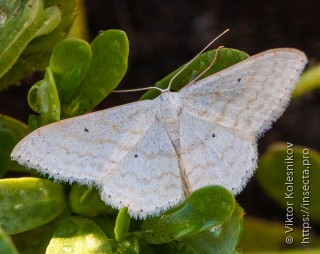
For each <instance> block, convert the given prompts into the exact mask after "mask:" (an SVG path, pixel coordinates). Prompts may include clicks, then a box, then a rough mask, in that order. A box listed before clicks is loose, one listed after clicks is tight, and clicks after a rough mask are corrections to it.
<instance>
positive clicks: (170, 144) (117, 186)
mask: <svg viewBox="0 0 320 254" xmlns="http://www.w3.org/2000/svg"><path fill="white" fill-rule="evenodd" d="M306 63H307V58H306V56H305V55H304V53H303V52H301V51H299V50H296V49H289V48H280V49H273V50H268V51H265V52H262V53H260V54H258V55H255V56H252V57H250V58H248V59H247V60H244V61H242V62H240V63H238V64H236V65H233V66H231V67H229V68H227V69H225V70H223V71H220V72H218V73H216V74H214V75H211V76H209V77H207V78H204V79H202V80H200V81H197V82H194V83H191V84H189V85H187V86H185V87H184V88H182V89H181V90H180V91H178V92H170V91H169V89H166V90H163V92H162V94H161V95H160V96H159V97H157V98H156V99H154V100H144V101H138V102H133V103H130V104H126V105H122V106H118V107H114V108H110V109H106V110H102V111H98V112H94V113H90V114H86V115H83V116H79V117H74V118H71V119H66V120H63V121H59V122H56V123H53V124H50V125H47V126H44V127H42V128H39V129H37V130H35V131H34V132H32V133H31V134H29V135H28V136H27V137H25V138H24V139H23V140H22V141H21V142H20V143H19V144H18V145H17V146H16V147H15V148H14V150H13V152H12V158H13V159H14V160H16V161H18V162H19V163H20V164H22V165H24V166H26V167H28V168H33V169H36V170H37V171H39V172H41V173H43V174H48V175H49V176H50V177H51V178H53V179H55V180H59V181H60V180H61V181H65V182H69V183H72V182H78V183H81V184H86V185H89V186H91V185H94V186H96V187H97V188H98V189H99V190H100V193H101V198H102V200H103V201H104V202H106V203H107V204H109V205H111V206H112V207H115V208H117V209H119V208H121V207H123V206H127V207H128V208H129V213H130V215H131V216H132V217H134V218H142V219H143V218H146V217H147V216H149V215H157V214H159V213H160V212H161V211H165V210H167V209H168V208H170V207H172V206H174V205H177V204H179V203H180V202H181V201H183V200H184V199H185V197H186V196H187V195H189V194H190V193H191V192H192V191H194V190H196V189H199V188H201V187H203V186H207V185H214V184H218V185H223V186H224V187H226V188H228V189H229V190H231V191H232V192H233V193H234V194H238V193H239V192H240V191H241V190H242V189H243V188H244V186H245V185H246V183H247V181H248V179H249V178H250V177H251V176H252V174H253V172H254V170H255V169H256V166H257V138H258V137H260V136H261V135H262V134H263V133H264V132H265V131H266V130H268V129H269V128H270V126H271V124H272V123H273V122H274V121H275V120H276V119H277V118H278V117H279V116H280V115H281V114H282V113H283V112H284V110H285V108H286V107H287V105H288V103H289V99H290V94H291V92H292V90H293V89H294V85H295V83H296V82H297V80H298V78H299V76H300V74H301V72H302V70H303V69H304V66H305V64H306Z"/></svg>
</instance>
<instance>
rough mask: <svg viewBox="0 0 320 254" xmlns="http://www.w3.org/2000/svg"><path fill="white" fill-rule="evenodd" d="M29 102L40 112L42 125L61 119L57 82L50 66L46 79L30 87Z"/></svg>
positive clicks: (33, 108) (40, 123)
mask: <svg viewBox="0 0 320 254" xmlns="http://www.w3.org/2000/svg"><path fill="white" fill-rule="evenodd" d="M28 103H29V106H30V107H31V108H32V110H34V111H35V112H37V113H40V120H39V125H40V126H42V125H46V124H49V123H52V122H56V121H59V120H60V100H59V96H58V91H57V88H56V83H55V80H54V78H53V75H52V72H51V69H50V68H49V67H48V68H47V71H46V74H45V77H44V79H43V80H40V81H39V82H37V83H36V84H34V85H33V86H32V87H31V88H30V90H29V93H28Z"/></svg>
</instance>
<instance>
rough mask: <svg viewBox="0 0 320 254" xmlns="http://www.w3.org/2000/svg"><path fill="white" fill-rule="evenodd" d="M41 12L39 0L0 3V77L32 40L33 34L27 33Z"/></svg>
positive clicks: (41, 6) (41, 5) (41, 7)
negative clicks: (0, 17) (0, 13)
mask: <svg viewBox="0 0 320 254" xmlns="http://www.w3.org/2000/svg"><path fill="white" fill-rule="evenodd" d="M10 2H11V3H10ZM42 10H43V4H42V1H41V0H28V1H23V2H22V1H14V2H12V1H3V2H2V3H1V12H2V13H3V14H2V15H1V16H2V20H1V26H0V41H1V44H0V49H1V50H0V52H1V56H0V77H2V76H3V75H4V74H5V73H6V72H7V71H8V70H9V69H10V68H11V67H12V66H13V65H14V63H15V62H16V60H17V59H18V57H19V55H20V54H21V53H22V51H23V50H24V49H25V48H26V46H27V44H28V43H29V42H30V41H31V40H32V38H33V34H32V32H30V31H29V27H30V26H31V25H32V24H33V22H34V21H35V20H36V19H37V17H38V16H39V15H40V14H41V13H42ZM34 32H36V31H34Z"/></svg>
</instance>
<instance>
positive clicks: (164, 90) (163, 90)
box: [112, 29, 229, 93]
mask: <svg viewBox="0 0 320 254" xmlns="http://www.w3.org/2000/svg"><path fill="white" fill-rule="evenodd" d="M227 32H229V29H226V30H225V31H224V32H222V33H221V34H220V35H218V36H217V37H216V38H214V39H213V40H212V41H211V42H210V43H209V44H208V45H207V46H205V47H204V48H203V49H202V50H201V51H200V52H199V53H198V54H197V55H196V56H195V57H193V58H192V59H191V60H190V61H189V62H188V63H187V64H186V65H185V66H183V68H182V69H181V70H180V71H178V72H177V73H176V74H175V75H174V76H173V77H172V79H171V80H170V82H169V85H168V87H167V88H166V89H162V88H160V87H156V86H151V87H143V88H136V89H127V90H113V91H112V92H113V93H126V92H138V91H144V90H150V89H156V90H158V91H160V92H161V93H163V92H169V91H170V89H171V85H172V82H173V80H174V79H175V78H176V77H177V76H178V75H179V74H180V73H181V72H183V71H184V70H185V68H187V67H188V66H189V65H190V64H191V63H192V62H193V61H194V60H195V59H196V58H197V57H198V56H199V55H201V54H202V53H203V52H204V51H205V50H206V49H207V48H209V47H210V46H211V45H212V44H213V43H214V42H215V41H216V40H218V39H219V38H220V37H221V36H223V35H224V34H225V33H227ZM221 48H223V46H220V47H219V48H218V49H217V50H216V54H215V57H214V59H213V61H212V62H211V64H210V66H209V67H207V68H206V69H205V70H204V71H203V72H202V73H201V74H200V75H199V76H198V77H197V78H196V79H195V80H197V79H199V78H200V77H201V76H202V75H203V74H204V73H205V72H206V71H207V70H208V69H210V68H211V66H212V65H213V64H214V62H215V61H216V59H217V55H218V51H219V50H220V49H221ZM195 80H193V81H191V82H190V83H192V82H194V81H195Z"/></svg>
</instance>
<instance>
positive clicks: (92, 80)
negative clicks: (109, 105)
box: [65, 30, 129, 116]
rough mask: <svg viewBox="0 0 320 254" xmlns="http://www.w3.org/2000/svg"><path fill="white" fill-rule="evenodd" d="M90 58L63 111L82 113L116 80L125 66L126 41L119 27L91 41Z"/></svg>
mask: <svg viewBox="0 0 320 254" xmlns="http://www.w3.org/2000/svg"><path fill="white" fill-rule="evenodd" d="M91 50H92V60H91V63H90V67H89V69H88V71H87V74H86V76H85V78H84V80H83V82H82V83H81V85H80V86H79V89H77V91H75V93H74V95H73V98H72V102H71V103H70V104H69V105H68V107H66V110H65V114H66V115H68V116H76V115H80V114H84V113H86V112H89V111H90V110H92V109H93V108H94V107H95V106H97V105H98V104H99V103H100V102H101V101H102V100H103V99H104V98H105V97H106V96H107V95H108V94H110V93H111V92H112V91H113V90H114V89H115V88H116V87H117V85H118V84H119V82H120V81H121V79H122V78H123V76H124V74H125V73H126V70H127V65H128V54H129V42H128V38H127V36H126V34H125V33H124V32H123V31H120V30H107V31H104V32H102V33H100V34H99V35H98V36H97V37H96V38H95V39H94V40H93V42H92V43H91Z"/></svg>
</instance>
